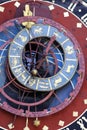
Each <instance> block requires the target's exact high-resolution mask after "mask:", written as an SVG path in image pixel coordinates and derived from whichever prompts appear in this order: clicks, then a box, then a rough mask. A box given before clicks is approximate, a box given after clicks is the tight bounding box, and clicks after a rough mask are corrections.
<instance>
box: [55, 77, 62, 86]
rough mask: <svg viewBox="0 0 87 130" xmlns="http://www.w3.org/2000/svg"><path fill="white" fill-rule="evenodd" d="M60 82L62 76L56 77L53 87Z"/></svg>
mask: <svg viewBox="0 0 87 130" xmlns="http://www.w3.org/2000/svg"><path fill="white" fill-rule="evenodd" d="M61 82H62V78H61V77H60V78H58V79H56V80H55V82H54V85H55V87H57V86H58V84H59V83H61Z"/></svg>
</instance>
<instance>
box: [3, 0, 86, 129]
mask: <svg viewBox="0 0 87 130" xmlns="http://www.w3.org/2000/svg"><path fill="white" fill-rule="evenodd" d="M84 2H85V3H86V1H84ZM11 4H12V6H15V7H16V8H17V9H16V11H15V15H12V16H11V17H12V19H11V20H10V18H9V19H8V20H7V21H5V22H4V23H2V24H1V25H0V70H1V71H0V73H1V75H0V107H1V110H2V111H3V110H5V111H6V113H8V114H9V117H10V116H13V115H14V119H13V121H9V122H8V121H6V128H7V127H8V128H9V129H18V127H19V125H18V122H19V121H22V122H24V120H23V117H24V118H26V127H24V126H21V128H20V129H23V128H25V129H26V128H28V129H29V126H30V128H32V129H35V127H40V129H42V130H45V129H49V128H50V129H52V130H53V129H54V128H55V127H56V128H55V129H59V128H60V127H61V129H65V130H67V129H72V128H73V129H75V126H76V129H80V128H81V124H83V121H85V122H86V116H85V115H86V110H85V105H86V104H87V103H86V102H87V101H86V96H85V95H86V94H85V93H86V91H85V89H86V88H85V87H83V86H85V84H84V83H85V82H86V81H85V71H86V69H85V68H86V65H85V55H84V45H83V41H84V40H83V39H85V40H86V39H87V38H86V31H87V30H86V27H85V26H84V25H83V24H82V23H80V21H79V20H78V19H77V17H75V16H74V15H73V14H72V13H70V12H69V11H68V10H65V9H63V8H62V7H59V6H57V5H55V4H53V3H49V2H43V1H41V2H40V1H30V2H28V3H26V2H24V1H21V2H11ZM8 5H10V3H8ZM2 8H3V11H2V12H4V7H2ZM20 10H21V11H22V15H21V13H20V14H18V12H20ZM39 10H40V12H39ZM43 11H46V12H47V14H45V13H43ZM60 11H61V12H60ZM49 14H50V15H49ZM17 15H18V16H17ZM19 15H20V16H19ZM21 16H22V17H21ZM1 17H2V16H1ZM14 17H15V18H14ZM3 20H4V19H3ZM71 25H72V26H71ZM80 29H82V32H81V30H80ZM83 33H84V35H83ZM84 43H85V42H84ZM83 93H84V95H83ZM80 101H81V102H82V101H83V102H84V104H85V105H82V106H84V107H83V108H82V107H81V108H80V107H79V103H80ZM82 112H83V115H82V117H81V116H80V115H81V113H82ZM12 114H13V115H12ZM68 114H69V115H70V117H69V119H67V115H68ZM78 116H80V117H78ZM17 117H19V118H20V119H19V120H17ZM31 117H32V118H31ZM77 117H78V119H76V118H77ZM33 118H36V119H35V120H34V125H32V123H31V124H29V126H28V119H30V122H32V120H33ZM38 118H40V119H38ZM46 118H47V119H49V118H52V120H55V124H56V126H55V124H54V125H53V126H52V125H51V122H52V120H49V121H47V122H44V120H45V119H46ZM74 118H75V119H74ZM9 120H10V118H9ZM16 120H17V123H16ZM40 120H41V122H43V123H42V124H41V125H40ZM74 120H76V121H74ZM73 121H74V123H73ZM49 122H50V123H49ZM65 122H66V124H65ZM70 122H72V123H71V124H70V125H69V123H70ZM64 125H65V127H64ZM66 125H67V127H66ZM3 126H4V124H3ZM15 127H16V128H15ZM83 127H84V128H85V127H86V126H85V125H83ZM25 129H24V130H25Z"/></svg>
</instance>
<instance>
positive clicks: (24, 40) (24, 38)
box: [19, 35, 27, 42]
mask: <svg viewBox="0 0 87 130" xmlns="http://www.w3.org/2000/svg"><path fill="white" fill-rule="evenodd" d="M19 37H20V38H21V41H22V42H26V40H27V37H24V36H22V35H19Z"/></svg>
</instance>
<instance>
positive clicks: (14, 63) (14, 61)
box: [13, 58, 17, 66]
mask: <svg viewBox="0 0 87 130" xmlns="http://www.w3.org/2000/svg"><path fill="white" fill-rule="evenodd" d="M13 65H14V66H15V65H17V59H16V58H13Z"/></svg>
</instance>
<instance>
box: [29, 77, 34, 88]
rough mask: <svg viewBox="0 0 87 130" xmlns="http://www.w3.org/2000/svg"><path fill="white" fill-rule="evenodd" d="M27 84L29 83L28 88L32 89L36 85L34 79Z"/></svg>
mask: <svg viewBox="0 0 87 130" xmlns="http://www.w3.org/2000/svg"><path fill="white" fill-rule="evenodd" d="M28 82H29V83H28V84H29V86H30V87H32V86H33V85H34V84H35V83H36V81H35V80H34V79H30V80H29V81H28Z"/></svg>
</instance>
